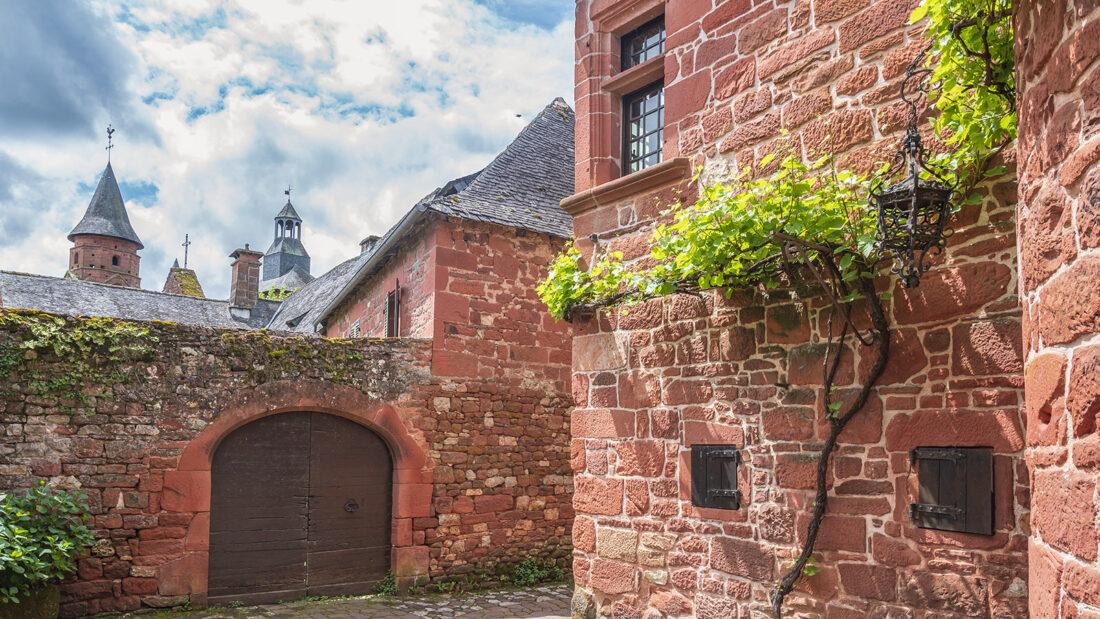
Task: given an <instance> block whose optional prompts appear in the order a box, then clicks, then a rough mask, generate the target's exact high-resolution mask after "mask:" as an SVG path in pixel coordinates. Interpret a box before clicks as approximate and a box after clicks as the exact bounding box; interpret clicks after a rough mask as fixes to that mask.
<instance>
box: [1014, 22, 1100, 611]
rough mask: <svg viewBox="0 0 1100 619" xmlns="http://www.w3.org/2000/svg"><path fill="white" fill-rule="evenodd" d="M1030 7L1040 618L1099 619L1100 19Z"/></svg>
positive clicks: (1035, 595) (1021, 35)
mask: <svg viewBox="0 0 1100 619" xmlns="http://www.w3.org/2000/svg"><path fill="white" fill-rule="evenodd" d="M1016 4H1017V7H1016V33H1017V37H1016V40H1017V46H1016V57H1017V60H1018V71H1019V73H1018V74H1019V75H1020V76H1021V77H1020V85H1019V86H1020V105H1019V117H1020V138H1019V152H1020V153H1021V157H1020V166H1019V169H1020V203H1019V206H1018V208H1017V215H1018V222H1017V230H1018V235H1019V245H1020V264H1019V273H1020V275H1019V277H1020V293H1021V296H1022V297H1023V303H1024V342H1025V344H1026V346H1025V351H1026V355H1025V358H1026V366H1025V369H1024V379H1025V383H1026V388H1025V408H1026V411H1027V428H1028V430H1027V462H1028V466H1029V470H1030V474H1031V493H1032V508H1033V511H1032V513H1031V539H1030V548H1029V572H1030V575H1031V583H1032V584H1031V601H1030V609H1031V616H1032V617H1086V616H1098V615H1100V553H1098V545H1100V524H1098V522H1100V521H1098V514H1100V501H1098V498H1097V492H1098V489H1100V435H1098V433H1097V420H1098V419H1100V5H1098V4H1097V3H1096V2H1094V1H1089V0H1077V1H1067V0H1023V1H1018V2H1017V3H1016Z"/></svg>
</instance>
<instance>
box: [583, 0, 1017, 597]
mask: <svg viewBox="0 0 1100 619" xmlns="http://www.w3.org/2000/svg"><path fill="white" fill-rule="evenodd" d="M913 4H914V3H913V2H911V1H909V0H857V1H854V2H850V1H837V0H812V1H811V0H798V1H791V2H782V1H779V2H772V1H764V2H748V1H741V0H727V1H725V2H711V1H710V0H669V1H668V2H645V1H614V0H610V1H605V0H591V1H588V0H582V1H580V2H578V4H577V22H578V26H577V36H578V42H577V53H578V68H577V76H578V84H577V108H578V131H577V136H578V138H577V140H578V141H577V153H578V180H577V189H578V191H579V192H582V193H581V194H579V195H578V196H575V197H574V198H572V199H570V200H567V204H568V205H569V208H570V210H571V211H572V212H573V214H574V216H575V219H574V233H575V237H576V238H577V239H578V245H579V246H580V247H582V249H584V250H585V251H590V250H591V247H592V244H591V242H590V241H588V240H587V237H588V236H589V235H590V234H592V233H597V234H598V236H599V244H600V247H601V250H602V249H618V250H621V251H623V252H624V254H625V255H626V256H627V257H628V259H632V258H636V257H639V256H643V255H645V254H646V252H647V251H648V239H649V234H650V233H651V231H652V227H653V224H654V222H655V220H656V218H657V217H658V216H659V212H660V210H661V208H663V206H665V205H667V204H668V203H669V202H671V201H672V200H674V199H675V198H676V197H677V195H678V194H682V195H683V196H684V198H685V199H690V198H691V196H692V195H693V193H694V191H695V187H694V186H692V185H691V183H690V181H686V180H685V179H687V178H688V177H690V175H691V169H692V167H693V166H694V165H702V166H704V175H703V178H704V180H706V179H709V178H713V177H717V176H720V175H721V174H722V173H723V172H727V171H732V170H734V169H739V168H743V167H745V166H755V165H756V164H757V162H759V161H760V160H761V158H762V157H763V156H764V155H766V154H768V153H770V152H773V151H774V150H776V148H777V147H779V146H780V145H785V146H786V147H787V148H792V149H795V150H796V151H797V152H801V153H803V154H804V155H805V156H806V157H807V158H816V157H818V156H820V155H821V154H822V153H826V152H827V153H832V154H834V155H836V156H837V160H838V163H839V165H841V166H845V167H849V168H855V169H859V170H867V169H868V168H871V167H874V166H875V165H877V163H876V162H878V161H882V160H884V159H885V158H887V157H888V156H889V155H890V154H891V153H892V152H893V149H896V147H897V143H898V139H899V138H900V131H901V129H902V128H903V127H902V124H901V123H902V118H903V117H902V116H901V110H900V105H899V103H898V100H897V91H898V79H899V76H900V75H901V74H902V73H903V72H904V69H905V67H906V65H907V64H908V63H909V61H910V59H911V58H912V56H913V53H914V50H916V49H918V48H919V46H920V45H921V41H920V40H919V33H918V29H917V28H919V27H917V28H910V27H907V26H906V23H907V18H908V15H909V12H910V9H911V8H912V6H913ZM662 7H663V10H664V11H665V21H666V25H667V30H668V41H667V47H666V53H665V57H664V60H663V74H664V80H665V84H666V133H665V143H664V153H665V157H664V158H665V161H666V163H664V164H662V165H661V166H659V167H658V168H656V169H652V170H647V171H643V172H641V173H638V174H634V175H631V176H628V177H626V178H623V179H622V180H614V179H615V177H617V176H618V170H617V167H618V164H617V161H618V159H617V158H618V145H617V140H618V138H617V136H618V125H617V122H618V121H617V117H618V106H619V104H620V103H619V99H618V96H617V95H615V94H613V93H608V92H606V90H605V89H604V85H606V84H610V86H609V87H610V88H615V87H616V84H617V82H618V81H622V80H624V79H626V78H623V77H617V76H616V73H617V67H618V61H617V55H618V54H617V52H616V51H615V49H614V48H615V46H616V41H617V35H619V34H621V33H622V32H623V31H625V30H626V29H628V28H629V27H631V25H632V24H636V23H638V21H639V20H644V19H646V18H647V17H649V16H651V15H652V11H653V10H657V11H660V10H661V9H662ZM677 157H682V158H684V159H683V160H677V159H676V158H677ZM609 181H610V182H609ZM991 189H992V190H991V191H990V192H988V193H989V195H988V197H987V198H986V199H985V200H984V202H983V203H982V204H981V205H978V206H973V207H967V208H966V209H964V210H963V211H962V212H961V213H959V214H958V216H957V217H956V220H955V229H956V234H955V235H954V237H952V239H951V241H950V243H949V245H948V251H947V257H946V260H945V261H944V263H943V264H941V265H939V266H938V267H937V268H936V269H935V270H934V271H932V272H931V273H929V274H928V275H927V276H926V277H925V278H924V280H923V281H922V283H921V285H920V287H919V288H917V289H915V290H913V291H905V290H903V289H901V288H900V287H898V286H896V285H895V283H894V280H892V279H891V280H886V279H884V280H883V283H884V285H885V286H890V287H892V288H893V293H894V294H893V300H892V301H891V302H890V303H889V305H888V311H889V313H890V317H891V320H892V322H893V324H894V333H895V336H894V345H893V353H892V358H891V361H890V363H889V365H888V367H887V370H886V374H885V376H884V377H883V379H882V380H881V381H880V383H879V384H880V386H879V387H878V388H877V389H876V390H875V393H874V395H873V396H872V398H871V401H870V404H869V405H868V407H867V408H866V409H865V411H864V412H862V413H861V414H860V417H858V418H857V420H856V421H855V422H853V425H852V427H850V428H849V429H848V430H846V432H845V433H844V434H843V435H842V437H841V447H840V449H839V451H838V453H837V456H836V457H835V458H834V460H833V462H832V466H831V467H830V468H831V478H832V494H833V496H834V497H835V498H833V499H832V500H831V501H830V504H829V514H828V516H827V517H826V520H825V523H824V526H823V530H822V534H821V537H820V538H819V540H818V552H817V553H816V555H815V556H816V558H817V564H818V566H819V569H820V571H819V573H818V574H817V575H816V576H814V577H812V578H807V579H805V580H803V582H802V583H801V585H800V586H799V588H798V590H797V591H796V593H795V594H793V595H792V596H791V597H790V598H789V599H788V608H789V609H792V610H793V609H797V610H799V611H802V612H805V613H806V614H808V615H810V616H822V615H825V616H829V617H862V616H869V615H870V616H884V615H891V616H894V615H896V616H909V615H908V613H912V612H913V611H914V610H916V611H917V612H918V613H928V614H930V615H934V616H945V615H948V614H949V613H958V614H959V615H961V616H985V615H998V616H1021V615H1023V614H1025V613H1026V606H1027V598H1026V595H1027V585H1026V580H1027V568H1026V565H1025V560H1026V556H1025V555H1026V550H1025V544H1026V539H1027V534H1028V529H1027V517H1028V512H1027V500H1028V493H1027V477H1026V471H1025V467H1024V464H1023V459H1022V457H1021V456H1022V451H1023V447H1024V437H1023V429H1022V428H1023V424H1022V418H1021V417H1022V415H1021V412H1020V406H1021V399H1022V393H1021V391H1022V376H1021V372H1022V365H1023V364H1022V359H1021V347H1022V346H1021V341H1020V332H1021V329H1020V310H1019V300H1018V297H1017V295H1016V290H1017V276H1016V269H1015V264H1016V249H1015V234H1014V229H1013V224H1012V217H1013V214H1014V205H1015V193H1016V188H1015V183H1014V182H1013V181H1012V180H1011V179H1006V180H1003V181H1001V182H999V183H996V184H994V185H993V186H992V188H991ZM824 309H825V308H824V307H823V302H822V300H821V299H817V298H810V299H804V298H799V297H791V296H790V295H789V294H788V293H787V292H785V291H784V292H781V293H778V294H773V295H772V296H771V297H770V298H763V297H761V296H758V295H751V294H738V295H735V296H734V298H733V299H731V300H724V299H721V298H718V297H716V296H713V295H707V296H705V298H704V299H702V300H698V299H693V298H691V297H674V298H669V299H665V300H662V301H653V302H649V303H646V304H643V305H641V306H638V307H634V308H630V309H629V310H628V311H627V312H625V313H618V314H617V315H616V314H615V313H609V314H608V315H604V316H601V317H599V318H596V319H587V320H583V321H579V322H578V323H577V324H575V325H574V327H575V329H576V336H575V338H574V355H573V359H574V365H573V368H574V378H573V392H574V398H575V400H576V402H577V408H576V409H575V411H574V414H573V426H572V427H573V429H572V433H573V441H572V458H573V468H574V472H575V475H576V476H575V486H576V493H575V497H574V506H575V508H576V512H577V518H576V521H575V523H574V531H573V537H574V575H575V577H576V579H577V582H578V585H579V592H578V600H577V602H578V604H581V605H583V603H584V602H587V603H588V604H590V605H592V606H598V607H600V608H601V609H603V610H604V611H608V610H611V609H614V611H615V612H618V613H620V615H621V616H641V615H642V614H643V613H644V612H646V611H647V609H656V610H659V611H662V612H665V613H668V614H669V615H672V616H691V615H693V614H694V615H695V616H699V617H732V616H744V615H746V613H749V612H763V611H764V610H765V609H766V607H767V599H768V594H769V592H770V591H771V589H772V587H773V584H774V582H775V580H776V579H777V577H778V576H779V574H780V573H781V572H782V570H783V569H784V568H785V567H786V566H787V565H788V564H789V563H790V560H791V557H792V556H793V554H794V553H795V552H796V550H797V548H798V542H799V541H800V540H801V538H802V536H803V534H804V530H805V526H806V521H807V512H808V511H809V509H810V503H811V501H812V490H811V488H812V484H813V477H812V476H813V467H814V463H813V459H814V457H815V456H816V454H817V452H818V450H819V448H820V446H821V444H820V441H821V439H822V438H823V436H824V428H823V425H824V421H823V420H822V412H821V410H820V408H821V405H820V400H821V394H820V393H819V391H820V366H821V351H822V342H823V338H822V332H823V331H824V329H825V325H824V315H825V312H824V311H823V310H824ZM867 363H869V361H868V360H867V359H864V358H862V356H861V355H853V360H852V361H851V362H850V363H849V364H848V365H847V366H846V368H845V369H844V370H843V371H842V372H841V378H840V380H839V381H838V385H843V386H844V390H851V389H852V388H853V387H854V386H855V385H856V384H858V383H857V381H858V376H860V374H861V373H862V372H863V371H864V369H863V368H864V367H865V366H866V365H867ZM842 393H843V391H842ZM699 442H708V443H729V444H734V445H737V446H738V447H743V452H742V455H743V456H744V460H745V462H746V466H744V467H743V475H742V478H741V482H740V486H741V490H742V492H743V494H744V497H745V500H744V505H743V506H742V508H741V509H740V510H737V511H719V510H705V509H698V508H695V507H693V506H692V505H691V502H690V489H689V483H690V472H689V470H688V467H687V455H688V453H689V450H688V447H689V446H690V445H691V444H694V443H699ZM951 445H957V446H968V445H981V446H991V447H993V449H994V452H995V484H994V485H995V503H996V518H995V529H996V530H995V534H994V535H993V536H989V537H986V536H979V535H970V534H960V533H946V532H937V531H931V530H925V529H918V528H916V527H914V526H913V525H912V524H911V523H910V521H909V518H908V515H907V508H908V504H909V503H910V502H911V501H913V500H915V486H916V480H915V477H914V475H913V471H912V470H911V469H910V465H909V461H908V451H909V450H910V448H912V447H916V446H951Z"/></svg>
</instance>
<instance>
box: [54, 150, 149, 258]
mask: <svg viewBox="0 0 1100 619" xmlns="http://www.w3.org/2000/svg"><path fill="white" fill-rule="evenodd" d="M81 234H98V235H100V236H110V237H114V238H116V239H123V240H126V241H130V242H131V243H136V244H137V248H138V249H144V248H145V246H144V245H142V244H141V239H139V238H138V235H137V232H134V227H133V226H131V225H130V216H129V215H128V214H127V213H126V204H125V203H124V202H123V201H122V192H121V191H119V189H118V181H117V180H115V171H114V169H113V168H111V164H109V163H108V164H107V168H106V169H104V170H103V175H102V176H100V177H99V185H97V186H96V188H95V194H93V195H92V201H91V202H89V203H88V210H86V211H85V212H84V218H83V219H81V220H80V223H78V224H76V227H75V228H73V231H72V232H70V233H69V240H70V241H71V240H73V237H75V236H78V235H81Z"/></svg>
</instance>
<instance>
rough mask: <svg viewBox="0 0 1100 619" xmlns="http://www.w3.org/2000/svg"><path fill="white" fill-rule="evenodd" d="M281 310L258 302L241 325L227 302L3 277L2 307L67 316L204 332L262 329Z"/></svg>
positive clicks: (54, 279)
mask: <svg viewBox="0 0 1100 619" xmlns="http://www.w3.org/2000/svg"><path fill="white" fill-rule="evenodd" d="M278 305H279V304H278V303H275V302H271V301H264V300H260V302H259V303H258V304H257V306H256V307H255V308H253V311H252V312H251V316H250V317H249V318H247V319H240V318H236V317H234V316H232V315H231V314H230V312H229V301H219V300H216V299H200V298H196V297H188V296H184V295H178V294H168V293H164V292H154V291H152V290H143V289H141V288H125V287H122V286H112V285H110V284H97V283H95V282H86V281H82V280H77V279H65V278H60V277H48V276H45V275H29V274H26V273H13V272H10V271H0V307H6V308H19V309H32V310H39V311H43V312H50V313H52V314H62V315H66V316H107V317H111V318H125V319H130V320H164V321H170V322H178V323H181V324H186V325H195V326H202V327H216V328H228V329H258V328H262V327H264V326H266V325H267V323H268V322H270V320H271V317H272V316H273V315H274V313H275V310H276V309H277V308H278Z"/></svg>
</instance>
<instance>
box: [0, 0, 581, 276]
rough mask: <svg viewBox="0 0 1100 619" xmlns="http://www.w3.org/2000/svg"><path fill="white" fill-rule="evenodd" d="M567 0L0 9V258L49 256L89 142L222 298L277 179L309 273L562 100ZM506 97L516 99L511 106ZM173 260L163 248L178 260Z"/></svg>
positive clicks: (174, 0) (69, 221) (92, 161)
mask: <svg viewBox="0 0 1100 619" xmlns="http://www.w3.org/2000/svg"><path fill="white" fill-rule="evenodd" d="M572 11H573V0H399V1H395V0H345V1H341V0H308V1H306V0H231V1H229V0H227V1H224V2H215V1H212V0H141V1H121V0H117V1H115V0H87V1H85V0H51V1H34V2H31V1H25V2H24V1H14V2H5V3H4V18H3V19H2V20H0V84H3V85H4V87H3V88H0V269H4V270H16V271H24V272H31V273H42V274H47V275H58V276H60V275H62V274H63V273H64V271H65V268H66V263H67V259H68V248H69V241H67V240H66V239H65V236H66V235H67V234H68V232H69V230H71V229H72V227H73V226H74V225H76V223H77V221H79V219H80V217H81V215H82V214H83V212H84V209H85V208H86V207H87V205H88V200H89V199H90V198H91V195H92V192H93V190H94V188H95V184H96V182H97V180H98V178H99V175H100V173H101V172H102V171H103V167H104V164H105V163H106V159H105V157H106V154H105V151H104V148H103V147H104V146H105V142H106V138H105V135H104V130H105V127H106V125H107V123H108V122H110V123H113V125H114V127H115V128H116V129H117V133H116V134H115V144H116V148H115V149H114V150H113V154H112V162H113V165H114V168H115V173H116V175H117V176H118V179H119V182H120V185H121V188H122V194H123V197H124V198H125V199H126V202H127V206H128V209H129V213H130V221H131V222H132V223H133V225H134V228H135V229H136V230H137V232H138V235H139V236H140V237H141V239H142V241H143V242H144V244H145V249H144V250H143V251H142V252H141V255H142V265H141V275H142V286H143V287H145V288H155V289H159V288H160V286H161V285H162V284H163V282H164V277H165V274H166V272H167V269H168V266H169V265H170V264H171V263H172V260H173V259H174V258H176V257H180V258H181V259H182V251H183V250H182V248H181V247H180V243H181V242H182V241H183V236H184V234H185V233H187V234H190V235H191V239H192V241H193V243H194V244H193V245H192V246H191V266H192V267H193V268H195V269H196V270H197V271H198V274H199V278H200V280H201V281H202V283H203V285H204V287H205V288H206V292H207V295H208V296H212V297H219V298H225V297H226V295H227V290H228V275H229V262H230V260H229V258H228V257H227V256H228V254H229V252H231V251H232V250H233V249H234V248H236V247H240V246H242V245H243V244H245V243H250V244H251V245H252V246H253V247H254V248H259V249H261V250H263V249H266V248H267V245H268V244H269V243H270V242H271V238H272V234H273V231H274V224H273V223H272V217H273V216H274V215H275V213H276V212H277V211H278V210H279V209H280V208H281V206H282V204H283V201H284V199H285V198H284V196H283V189H284V188H286V186H287V185H288V184H290V185H293V187H294V191H293V194H292V198H293V201H294V204H295V207H296V208H297V210H298V212H299V214H300V215H301V216H302V218H303V219H304V220H305V223H304V233H303V241H304V242H305V245H306V248H307V249H308V250H309V252H310V254H311V255H312V256H313V273H314V274H315V275H317V274H320V273H323V272H324V271H326V270H328V269H329V268H330V267H332V266H333V265H335V264H336V263H338V262H340V261H342V260H344V259H346V258H348V257H350V256H351V255H353V254H354V253H355V252H356V251H357V250H358V246H357V242H358V241H359V239H360V238H362V237H364V236H366V235H367V234H372V233H373V234H380V233H382V232H384V231H385V229H386V228H388V227H389V226H390V225H391V224H392V223H393V222H394V221H396V219H397V217H399V216H400V215H401V214H402V213H403V212H404V211H405V210H406V209H407V208H409V206H411V204H412V203H414V202H415V201H416V200H417V199H418V198H419V197H420V196H422V195H423V194H426V193H428V192H429V191H431V190H432V189H434V188H435V187H436V186H438V185H440V184H442V183H443V182H445V181H446V180H448V179H450V178H454V177H457V176H461V175H464V174H468V173H470V172H473V171H476V170H478V169H480V168H481V167H482V166H484V165H485V164H486V163H488V161H490V160H491V159H492V157H493V156H494V155H495V154H496V153H497V152H498V151H499V150H500V149H502V148H503V147H504V146H506V145H507V144H508V142H509V141H510V140H511V139H512V138H513V137H514V136H515V135H516V134H517V133H518V132H519V130H520V129H522V127H523V126H524V125H525V124H526V123H527V122H528V121H529V120H530V119H532V118H533V117H534V115H535V114H537V113H538V111H539V110H541V109H542V108H543V107H544V106H545V105H546V104H548V103H549V102H550V101H551V100H552V99H553V98H554V97H557V96H562V97H565V98H566V100H568V101H572V97H571V94H572V79H573V67H572V56H573V49H572V34H573V25H572ZM517 115H520V116H518V117H517ZM181 262H182V260H181Z"/></svg>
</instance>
